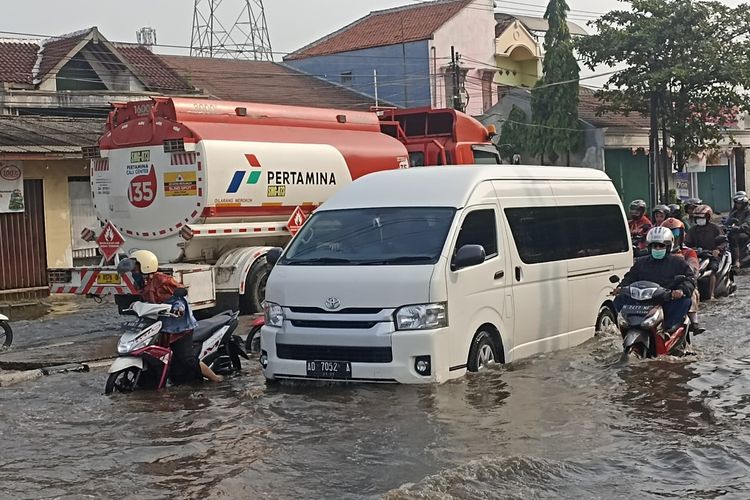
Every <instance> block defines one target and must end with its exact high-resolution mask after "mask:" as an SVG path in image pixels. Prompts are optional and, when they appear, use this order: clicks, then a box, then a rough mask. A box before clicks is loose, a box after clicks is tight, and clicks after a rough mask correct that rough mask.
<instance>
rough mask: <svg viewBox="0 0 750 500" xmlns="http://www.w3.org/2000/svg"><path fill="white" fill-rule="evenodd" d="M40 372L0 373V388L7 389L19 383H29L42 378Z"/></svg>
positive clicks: (42, 374) (42, 373)
mask: <svg viewBox="0 0 750 500" xmlns="http://www.w3.org/2000/svg"><path fill="white" fill-rule="evenodd" d="M43 376H44V372H42V370H26V371H20V372H10V373H0V387H9V386H11V385H15V384H19V383H21V382H30V381H32V380H36V379H38V378H42V377H43Z"/></svg>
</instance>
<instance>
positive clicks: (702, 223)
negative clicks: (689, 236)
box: [695, 219, 707, 226]
mask: <svg viewBox="0 0 750 500" xmlns="http://www.w3.org/2000/svg"><path fill="white" fill-rule="evenodd" d="M706 222H707V221H706V219H698V220H697V221H695V223H696V224H698V225H699V226H705V225H706Z"/></svg>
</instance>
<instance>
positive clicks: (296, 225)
mask: <svg viewBox="0 0 750 500" xmlns="http://www.w3.org/2000/svg"><path fill="white" fill-rule="evenodd" d="M306 220H307V215H305V212H303V211H302V208H301V207H299V206H297V207H296V208H295V209H294V212H292V216H291V217H289V220H288V221H287V223H286V228H287V230H289V233H290V234H291V235H292V236H294V235H295V234H297V231H299V229H300V228H301V227H302V224H304V223H305V221H306Z"/></svg>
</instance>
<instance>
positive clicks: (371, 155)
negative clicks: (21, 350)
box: [49, 97, 499, 313]
mask: <svg viewBox="0 0 750 500" xmlns="http://www.w3.org/2000/svg"><path fill="white" fill-rule="evenodd" d="M113 106H114V109H113V111H112V112H110V114H109V117H108V120H107V124H106V128H105V133H104V135H103V136H102V137H101V138H100V139H99V141H98V145H97V146H96V147H93V148H87V149H86V151H85V154H86V155H87V156H89V157H90V159H91V168H90V171H91V191H92V196H93V202H94V207H95V211H96V214H97V218H98V219H99V221H100V222H101V223H102V224H103V225H105V226H104V231H103V232H102V235H106V236H107V238H110V237H111V236H113V235H114V236H115V238H114V239H115V240H117V243H120V242H122V246H121V249H120V251H119V252H120V253H119V254H118V255H123V256H124V255H128V254H130V253H132V252H133V251H135V250H138V249H147V250H151V251H153V252H154V253H155V254H156V255H157V256H158V258H159V262H160V266H161V269H162V270H163V271H164V272H167V273H171V274H172V275H173V276H175V278H177V280H178V281H180V282H182V283H183V284H184V285H186V286H187V287H188V289H189V299H190V302H191V304H192V305H193V307H194V309H196V310H201V309H208V308H214V307H216V308H220V309H229V308H231V309H240V310H242V311H244V312H247V313H253V312H259V311H260V310H261V308H262V305H261V304H262V301H263V299H264V293H265V283H266V279H267V277H268V273H269V271H270V269H269V266H268V264H267V263H266V259H265V254H266V252H267V251H268V250H269V249H270V248H272V247H278V246H283V245H285V244H286V242H287V241H288V239H289V238H290V236H291V232H290V228H292V229H293V228H294V226H297V227H298V226H299V225H300V224H301V223H302V222H303V220H304V218H305V216H306V215H307V214H309V213H310V212H312V211H313V210H315V208H316V207H317V206H319V205H320V204H322V203H323V202H324V201H325V200H326V199H327V198H328V197H329V196H330V195H331V194H332V193H333V192H334V191H335V190H337V189H339V188H340V187H342V186H344V185H346V184H349V183H351V182H352V181H353V180H356V179H357V178H359V177H362V176H363V175H366V174H368V173H371V172H375V171H379V170H387V169H398V168H408V167H409V166H410V158H411V160H412V162H414V163H415V164H417V165H424V164H425V161H426V160H425V159H426V158H438V160H437V161H436V162H437V163H439V164H447V163H450V162H454V163H474V161H475V160H476V161H481V162H483V163H486V162H487V157H488V155H491V153H492V151H495V149H494V146H492V144H491V142H490V141H489V137H490V136H489V133H488V131H487V130H486V129H485V128H484V127H483V126H482V125H481V124H480V123H479V122H477V121H476V120H473V119H472V118H470V117H468V116H466V115H463V114H461V113H458V112H456V111H454V110H429V109H419V110H414V111H413V112H412V113H409V111H408V110H398V111H394V110H375V111H373V112H363V111H351V110H346V111H344V110H335V109H320V108H304V107H294V106H280V105H269V104H251V103H240V102H228V101H215V100H206V99H192V98H162V97H156V98H152V99H150V100H147V101H133V102H128V103H118V104H114V105H113ZM433 122H434V124H433ZM462 139H465V140H462ZM436 155H437V156H436ZM495 155H496V152H495ZM496 156H497V155H496ZM475 157H476V158H475ZM496 163H499V157H498V159H497V162H496ZM292 216H294V217H293V218H292V219H290V217H292ZM294 221H296V224H293V222H294ZM98 231H101V228H99V229H97V230H93V229H89V230H85V231H84V233H88V237H89V238H90V239H93V237H94V235H95V234H96V233H97V232H98ZM105 233H106V234H105ZM100 238H101V237H100ZM118 238H119V240H118ZM118 258H119V257H118V256H115V262H116V261H117V260H118ZM104 260H105V259H102V261H103V262H102V264H105V262H104ZM49 278H50V287H51V291H52V292H53V293H77V294H87V295H93V296H102V295H106V294H113V295H115V300H116V301H118V304H121V303H122V302H123V301H125V300H127V298H128V296H130V294H134V293H136V292H137V287H136V285H135V284H134V282H133V279H132V277H131V276H129V275H124V276H120V275H118V274H117V272H116V270H115V268H114V266H113V265H110V266H107V265H100V266H96V267H77V268H72V269H51V270H50V272H49ZM120 299H122V300H120Z"/></svg>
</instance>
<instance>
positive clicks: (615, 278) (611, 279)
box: [609, 274, 620, 285]
mask: <svg viewBox="0 0 750 500" xmlns="http://www.w3.org/2000/svg"><path fill="white" fill-rule="evenodd" d="M609 282H610V283H612V284H613V285H616V284H618V283H619V282H620V277H619V276H617V275H616V274H613V275H612V276H610V277H609Z"/></svg>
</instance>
